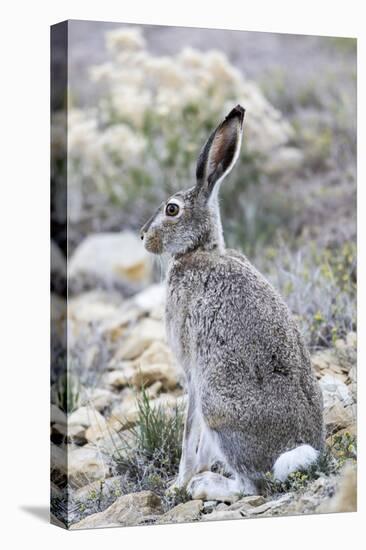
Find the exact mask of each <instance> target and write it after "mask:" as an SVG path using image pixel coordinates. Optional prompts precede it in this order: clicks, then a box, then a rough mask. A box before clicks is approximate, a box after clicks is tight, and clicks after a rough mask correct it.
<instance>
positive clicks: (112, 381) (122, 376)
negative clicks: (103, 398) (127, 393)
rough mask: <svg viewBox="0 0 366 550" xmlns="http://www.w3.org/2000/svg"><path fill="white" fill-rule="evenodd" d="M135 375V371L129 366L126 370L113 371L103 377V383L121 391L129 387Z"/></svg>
mask: <svg viewBox="0 0 366 550" xmlns="http://www.w3.org/2000/svg"><path fill="white" fill-rule="evenodd" d="M134 374H135V369H134V368H133V367H131V366H130V365H127V366H126V368H125V369H118V370H112V371H111V372H107V373H106V374H105V375H104V376H103V383H104V384H105V385H106V386H109V387H110V388H113V389H115V390H120V389H121V388H124V387H125V386H128V384H129V382H130V380H131V378H132V377H133V375H134Z"/></svg>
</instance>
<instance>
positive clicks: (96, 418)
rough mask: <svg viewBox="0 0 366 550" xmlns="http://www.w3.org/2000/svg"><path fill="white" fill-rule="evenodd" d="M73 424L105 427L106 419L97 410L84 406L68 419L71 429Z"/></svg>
mask: <svg viewBox="0 0 366 550" xmlns="http://www.w3.org/2000/svg"><path fill="white" fill-rule="evenodd" d="M73 424H81V425H82V426H85V427H88V426H91V425H93V424H96V425H98V424H99V425H100V426H103V425H104V424H105V419H104V416H103V415H101V414H100V412H98V411H97V410H96V409H95V408H93V407H90V406H84V407H80V408H79V409H77V410H76V411H74V412H73V413H71V414H70V416H69V417H68V425H69V427H71V426H72V425H73Z"/></svg>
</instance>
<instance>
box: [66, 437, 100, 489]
mask: <svg viewBox="0 0 366 550" xmlns="http://www.w3.org/2000/svg"><path fill="white" fill-rule="evenodd" d="M109 473H110V468H109V464H107V462H106V460H105V457H104V456H103V455H102V453H101V452H100V451H99V450H98V449H95V448H93V447H89V446H88V445H85V446H84V447H81V448H78V449H74V450H72V451H69V453H68V480H69V483H70V485H71V487H74V488H79V487H82V486H83V485H86V484H87V483H90V482H91V481H95V480H100V479H104V478H106V477H108V476H109Z"/></svg>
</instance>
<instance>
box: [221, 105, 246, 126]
mask: <svg viewBox="0 0 366 550" xmlns="http://www.w3.org/2000/svg"><path fill="white" fill-rule="evenodd" d="M244 114H245V109H244V108H243V107H242V106H241V105H239V104H238V105H237V106H236V107H234V109H232V110H231V111H230V113H229V114H228V115H227V117H226V119H225V120H229V119H230V118H238V119H239V120H240V123H241V124H242V123H243V120H244Z"/></svg>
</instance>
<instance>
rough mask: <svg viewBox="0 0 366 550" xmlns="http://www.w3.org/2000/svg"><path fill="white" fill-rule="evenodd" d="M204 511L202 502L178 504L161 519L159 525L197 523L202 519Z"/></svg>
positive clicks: (191, 501)
mask: <svg viewBox="0 0 366 550" xmlns="http://www.w3.org/2000/svg"><path fill="white" fill-rule="evenodd" d="M202 509H203V502H202V500H189V501H188V502H183V503H181V504H178V505H177V506H175V507H174V508H172V509H171V510H169V511H168V512H166V513H165V514H164V515H163V516H162V517H161V518H160V519H159V523H185V522H188V521H197V520H198V519H199V518H200V515H201V511H202Z"/></svg>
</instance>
